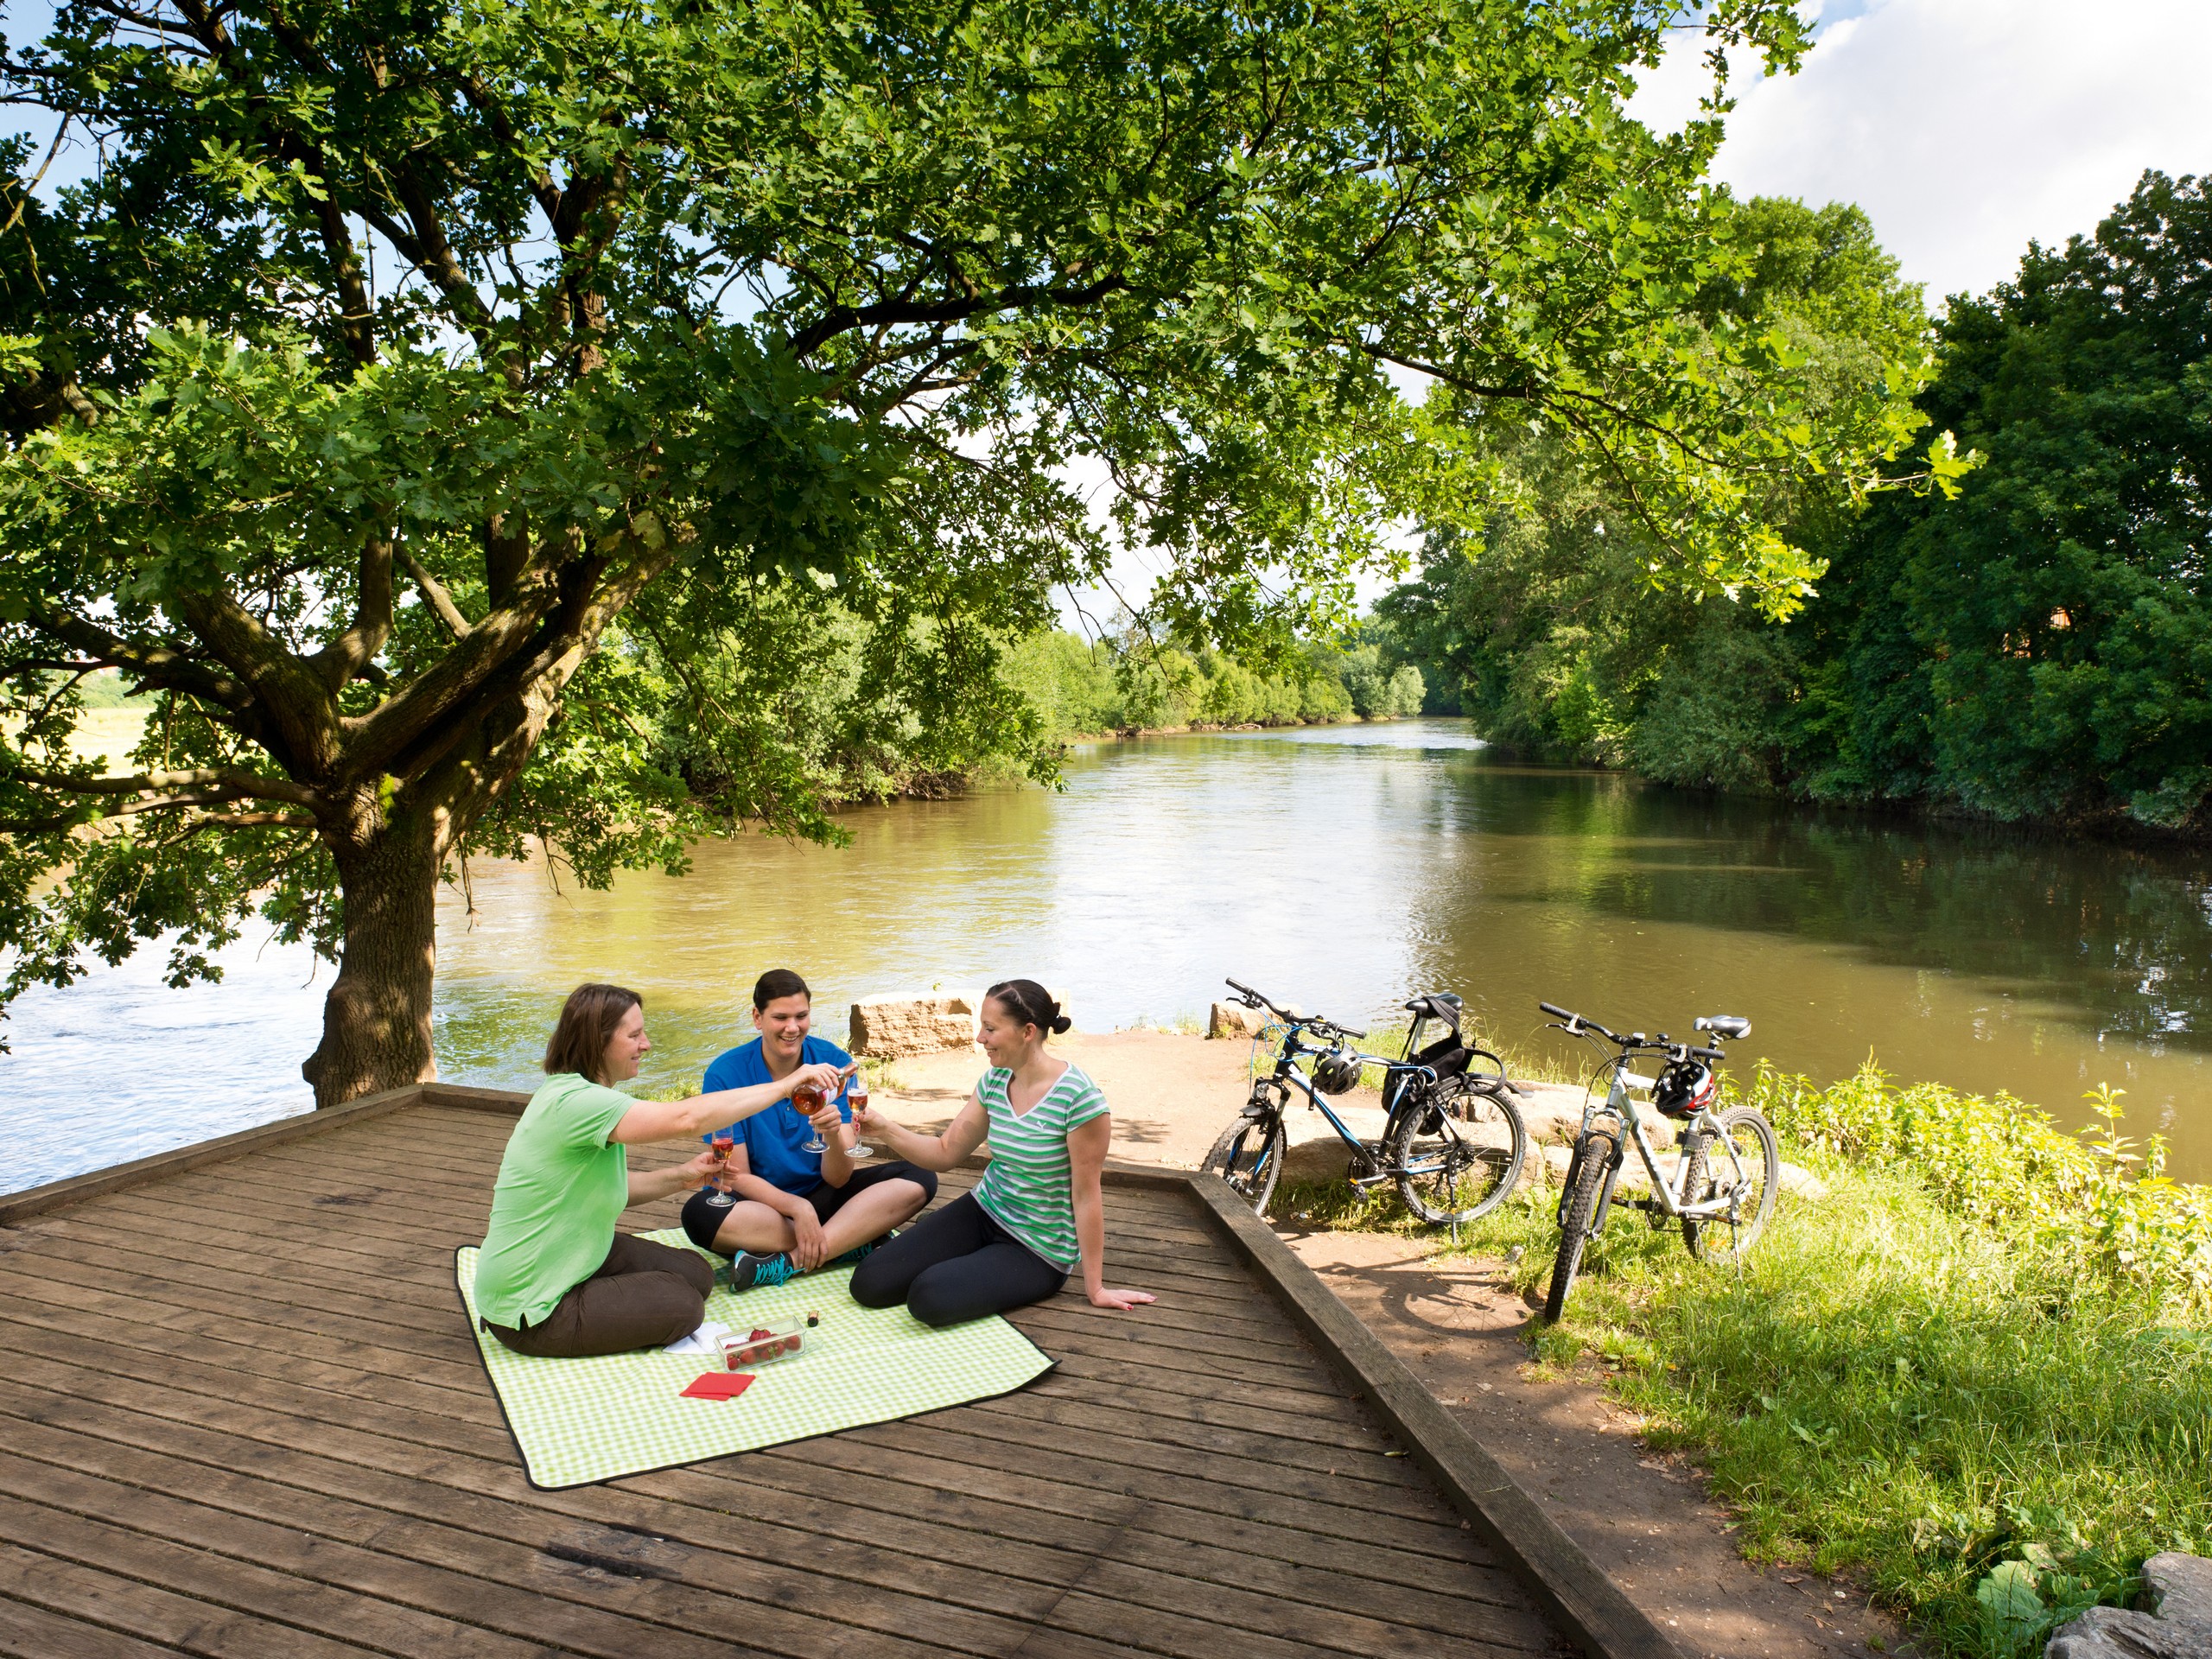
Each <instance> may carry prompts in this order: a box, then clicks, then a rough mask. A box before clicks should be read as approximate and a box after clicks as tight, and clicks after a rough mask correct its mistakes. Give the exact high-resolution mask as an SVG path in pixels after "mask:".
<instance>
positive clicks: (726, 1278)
mask: <svg viewBox="0 0 2212 1659" xmlns="http://www.w3.org/2000/svg"><path fill="white" fill-rule="evenodd" d="M797 1273H798V1268H797V1267H795V1266H793V1265H792V1262H791V1257H790V1256H789V1255H786V1254H785V1252H784V1251H782V1250H778V1251H777V1252H776V1253H775V1254H774V1255H753V1252H752V1251H750V1250H740V1251H739V1252H738V1253H737V1254H736V1255H734V1256H733V1257H731V1258H730V1264H729V1265H728V1267H726V1268H715V1280H716V1281H718V1282H719V1283H721V1284H725V1285H728V1287H730V1288H731V1289H732V1290H757V1289H758V1288H760V1287H761V1286H762V1285H780V1284H782V1283H784V1282H785V1281H786V1280H788V1279H790V1278H791V1277H792V1276H793V1275H795V1274H797Z"/></svg>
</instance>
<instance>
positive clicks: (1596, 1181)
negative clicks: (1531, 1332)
mask: <svg viewBox="0 0 2212 1659" xmlns="http://www.w3.org/2000/svg"><path fill="white" fill-rule="evenodd" d="M1612 1154H1613V1141H1612V1137H1611V1136H1610V1135H1585V1136H1584V1137H1583V1138H1582V1140H1581V1141H1579V1142H1577V1143H1576V1145H1575V1148H1574V1162H1573V1165H1572V1166H1570V1168H1569V1171H1568V1174H1567V1180H1568V1182H1569V1185H1568V1187H1567V1203H1566V1205H1565V1206H1564V1207H1563V1208H1562V1209H1561V1211H1560V1230H1559V1255H1558V1257H1557V1258H1556V1259H1555V1260H1554V1262H1552V1287H1551V1292H1550V1294H1548V1295H1547V1296H1546V1297H1545V1298H1544V1323H1545V1324H1547V1325H1554V1324H1557V1323H1558V1321H1559V1316H1560V1314H1562V1313H1565V1312H1567V1290H1568V1287H1570V1286H1572V1285H1573V1283H1574V1275H1575V1274H1576V1273H1577V1272H1578V1271H1579V1270H1580V1268H1581V1266H1582V1247H1583V1246H1584V1245H1586V1244H1587V1243H1589V1242H1590V1222H1591V1219H1592V1217H1593V1216H1594V1215H1595V1214H1596V1213H1597V1209H1598V1194H1599V1192H1600V1191H1601V1190H1602V1189H1603V1188H1604V1186H1605V1166H1606V1164H1607V1163H1609V1162H1610V1161H1611V1159H1612Z"/></svg>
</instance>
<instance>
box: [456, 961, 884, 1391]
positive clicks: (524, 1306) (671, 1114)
mask: <svg viewBox="0 0 2212 1659" xmlns="http://www.w3.org/2000/svg"><path fill="white" fill-rule="evenodd" d="M649 1052H652V1042H651V1041H650V1040H649V1039H647V1038H646V1036H645V1006H644V1002H643V1001H642V999H640V998H639V995H638V994H637V993H636V992H635V991H630V990H625V989H624V988H622V987H621V986H620V985H579V986H577V987H576V988H575V990H573V991H571V992H570V993H569V1000H568V1002H567V1003H566V1004H565V1005H564V1006H563V1007H562V1009H561V1020H560V1023H559V1024H558V1025H556V1027H554V1030H553V1040H552V1041H551V1042H550V1043H549V1044H548V1045H547V1046H546V1049H545V1070H546V1071H547V1072H548V1073H549V1074H550V1075H549V1076H548V1077H546V1079H545V1086H544V1087H543V1088H542V1089H540V1090H538V1091H537V1093H536V1094H535V1095H532V1096H531V1099H530V1104H529V1106H528V1107H526V1108H525V1109H524V1111H523V1115H522V1121H521V1122H519V1123H517V1124H516V1125H515V1132H514V1134H513V1135H512V1136H510V1137H509V1138H508V1141H507V1150H506V1155H505V1157H503V1158H501V1159H500V1160H499V1181H498V1183H497V1184H496V1185H494V1186H493V1189H492V1220H491V1224H490V1226H489V1227H488V1228H487V1229H486V1231H485V1235H484V1249H483V1251H482V1253H481V1254H480V1255H478V1256H477V1258H476V1286H475V1296H476V1313H477V1317H478V1318H479V1319H482V1320H483V1321H484V1326H485V1328H486V1330H488V1331H489V1332H492V1334H493V1336H495V1337H497V1338H499V1340H500V1341H501V1342H503V1343H505V1344H506V1345H507V1346H508V1347H510V1348H512V1349H513V1350H514V1351H516V1352H517V1353H518V1354H536V1355H541V1356H546V1357H560V1358H572V1357H576V1356H579V1355H583V1354H619V1353H624V1352H626V1351H629V1350H631V1349H632V1348H659V1347H664V1346H665V1345H666V1344H669V1343H671V1342H674V1341H675V1340H676V1339H677V1338H678V1337H683V1336H688V1335H690V1333H691V1332H694V1331H696V1330H697V1329H698V1328H699V1322H700V1320H701V1319H703V1318H705V1316H706V1308H707V1296H708V1294H709V1292H710V1291H712V1290H713V1289H714V1287H715V1278H714V1268H712V1266H711V1265H710V1264H709V1262H707V1260H706V1258H705V1257H703V1256H701V1255H696V1254H695V1253H694V1252H692V1251H690V1250H679V1249H671V1248H670V1247H669V1246H667V1245H665V1244H655V1243H652V1242H651V1241H650V1240H647V1239H642V1238H633V1237H632V1236H630V1235H629V1234H627V1233H620V1232H617V1231H616V1230H615V1229H614V1223H615V1219H616V1217H619V1216H620V1215H621V1213H622V1211H624V1210H626V1209H627V1208H628V1207H629V1206H630V1205H633V1204H644V1203H645V1202H646V1201H648V1200H649V1199H652V1198H667V1197H669V1196H671V1194H674V1193H677V1192H686V1191H688V1190H690V1188H692V1187H696V1186H698V1185H702V1183H704V1182H708V1181H711V1180H713V1179H715V1178H716V1177H717V1176H719V1175H721V1173H723V1171H722V1165H721V1154H719V1153H717V1152H714V1151H711V1150H709V1151H708V1152H704V1153H702V1154H700V1155H699V1156H698V1157H696V1158H694V1159H693V1160H691V1161H690V1163H687V1164H679V1165H677V1166H674V1167H673V1168H670V1169H657V1170H653V1171H651V1172H650V1173H645V1174H632V1173H631V1170H630V1163H629V1155H628V1154H627V1153H626V1152H625V1151H624V1148H625V1147H631V1146H637V1145H641V1144H643V1143H645V1142H647V1141H688V1140H690V1139H692V1138H693V1137H695V1136H697V1135H705V1134H709V1133H710V1132H712V1131H713V1130H715V1129H717V1128H721V1126H722V1125H723V1124H725V1123H728V1122H734V1121H735V1120H737V1119H740V1118H747V1117H750V1116H753V1114H754V1113H755V1112H759V1111H764V1110H766V1109H767V1108H769V1107H771V1106H773V1105H775V1104H776V1103H778V1102H779V1101H780V1100H782V1099H784V1098H785V1096H788V1095H789V1094H790V1093H791V1090H794V1089H796V1088H798V1086H799V1085H800V1084H807V1083H811V1084H814V1085H815V1086H816V1087H817V1088H818V1089H820V1090H823V1093H824V1096H825V1097H826V1098H829V1099H835V1098H836V1096H837V1094H838V1092H839V1091H840V1090H842V1088H843V1086H844V1081H845V1077H846V1076H847V1073H846V1072H845V1071H842V1070H840V1069H839V1068H838V1067H836V1066H834V1065H802V1066H799V1067H798V1068H797V1069H796V1070H794V1071H792V1072H791V1074H790V1075H789V1076H788V1077H779V1078H777V1079H775V1080H774V1081H772V1082H770V1083H765V1084H753V1085H752V1086H751V1087H748V1088H744V1089H724V1090H719V1091H717V1092H716V1093H715V1094H711V1095H694V1096H691V1098H690V1099H689V1100H679V1101H657V1100H632V1099H631V1098H630V1096H627V1095H624V1094H618V1093H617V1092H616V1091H615V1090H614V1089H613V1087H612V1085H613V1084H618V1083H623V1082H626V1081H627V1080H628V1079H630V1078H632V1077H636V1076H637V1075H638V1062H639V1060H641V1059H643V1058H645V1055H646V1054H648V1053H649ZM825 1115H826V1120H828V1121H830V1122H831V1123H832V1126H833V1127H834V1121H835V1120H836V1118H837V1116H838V1112H837V1109H836V1107H835V1106H829V1107H827V1108H825Z"/></svg>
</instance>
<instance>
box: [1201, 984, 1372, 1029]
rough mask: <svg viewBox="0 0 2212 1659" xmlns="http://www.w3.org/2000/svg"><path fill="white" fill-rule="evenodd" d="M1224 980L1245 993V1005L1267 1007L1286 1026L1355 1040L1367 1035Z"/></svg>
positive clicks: (1232, 988)
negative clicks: (1293, 1008)
mask: <svg viewBox="0 0 2212 1659" xmlns="http://www.w3.org/2000/svg"><path fill="white" fill-rule="evenodd" d="M1224 982H1225V983H1226V984H1227V985H1228V987H1229V988H1230V989H1231V990H1233V991H1241V992H1242V993H1243V995H1244V996H1245V997H1246V999H1247V1001H1246V1002H1245V1004H1244V1006H1245V1007H1262V1008H1265V1009H1266V1010H1267V1011H1268V1013H1269V1014H1273V1015H1274V1017H1275V1018H1276V1019H1278V1020H1281V1021H1282V1022H1283V1024H1285V1025H1286V1026H1291V1027H1300V1026H1303V1027H1306V1029H1308V1030H1311V1031H1321V1032H1332V1033H1335V1034H1336V1035H1337V1036H1339V1037H1349V1038H1351V1039H1353V1040H1354V1041H1357V1040H1358V1039H1360V1038H1363V1037H1364V1036H1366V1035H1367V1033H1365V1032H1363V1031H1358V1030H1355V1029H1354V1028H1353V1027H1351V1026H1340V1025H1338V1023H1337V1022H1336V1021H1335V1020H1325V1019H1323V1018H1322V1017H1321V1016H1320V1015H1319V1014H1293V1013H1292V1012H1291V1011H1290V1010H1289V1009H1288V1008H1286V1007H1283V1006H1282V1005H1281V1003H1278V1002H1274V1001H1269V1000H1268V998H1267V997H1266V996H1265V995H1262V993H1260V992H1258V991H1255V990H1254V989H1253V988H1251V987H1250V986H1249V985H1247V984H1245V983H1244V982H1243V981H1241V980H1235V979H1228V980H1225V981H1224Z"/></svg>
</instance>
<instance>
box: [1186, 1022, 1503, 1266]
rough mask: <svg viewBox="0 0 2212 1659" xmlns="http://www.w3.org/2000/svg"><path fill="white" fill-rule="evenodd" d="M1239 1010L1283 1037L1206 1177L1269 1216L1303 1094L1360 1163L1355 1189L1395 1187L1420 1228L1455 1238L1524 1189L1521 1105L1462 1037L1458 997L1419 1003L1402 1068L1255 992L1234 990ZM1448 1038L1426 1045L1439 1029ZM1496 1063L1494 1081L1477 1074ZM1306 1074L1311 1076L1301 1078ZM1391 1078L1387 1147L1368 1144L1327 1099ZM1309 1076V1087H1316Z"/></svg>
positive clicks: (1347, 1032) (1344, 1031) (1354, 1168)
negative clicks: (1364, 1075)
mask: <svg viewBox="0 0 2212 1659" xmlns="http://www.w3.org/2000/svg"><path fill="white" fill-rule="evenodd" d="M1229 986H1230V989H1231V990H1233V991H1235V992H1236V998H1235V1000H1236V1001H1238V1002H1240V1003H1242V1004H1243V1006H1244V1007H1248V1008H1259V1009H1265V1010H1266V1011H1267V1013H1268V1016H1269V1018H1270V1020H1272V1021H1273V1024H1272V1025H1271V1027H1269V1029H1270V1030H1273V1031H1279V1032H1280V1033H1281V1046H1280V1048H1279V1049H1278V1050H1277V1052H1276V1054H1275V1064H1274V1071H1271V1072H1268V1073H1264V1074H1262V1076H1260V1077H1255V1078H1254V1079H1253V1080H1252V1093H1251V1097H1250V1098H1249V1099H1248V1100H1247V1101H1246V1102H1245V1103H1244V1109H1243V1111H1242V1112H1240V1113H1239V1114H1238V1115H1237V1117H1236V1122H1233V1123H1231V1124H1230V1126H1229V1127H1228V1128H1226V1129H1224V1130H1223V1131H1222V1134H1221V1138H1220V1139H1219V1140H1218V1141H1215V1142H1214V1144H1213V1150H1212V1151H1211V1152H1210V1153H1208V1154H1206V1160H1205V1166H1204V1167H1205V1170H1206V1171H1207V1172H1208V1173H1211V1174H1215V1175H1218V1176H1220V1177H1221V1179H1223V1180H1224V1181H1226V1182H1228V1183H1229V1185H1230V1188H1231V1190H1233V1191H1234V1192H1236V1194H1237V1195H1238V1196H1239V1197H1241V1198H1243V1199H1244V1200H1245V1201H1246V1202H1247V1203H1249V1205H1251V1206H1252V1208H1253V1209H1254V1210H1255V1211H1257V1212H1258V1213H1259V1214H1261V1215H1263V1216H1264V1215H1266V1214H1267V1213H1268V1205H1269V1204H1270V1203H1272V1202H1273V1201H1274V1195H1275V1184H1276V1183H1277V1182H1278V1181H1280V1180H1281V1179H1282V1166H1283V1160H1284V1157H1285V1155H1286V1154H1287V1151H1288V1149H1289V1144H1290V1137H1289V1135H1288V1134H1287V1131H1286V1130H1285V1129H1284V1127H1283V1114H1284V1112H1285V1111H1287V1109H1289V1106H1290V1101H1291V1095H1292V1092H1293V1091H1294V1090H1295V1091H1296V1092H1297V1093H1299V1094H1302V1095H1304V1096H1306V1101H1307V1103H1308V1104H1310V1105H1312V1106H1313V1108H1314V1109H1316V1110H1318V1111H1319V1113H1320V1114H1321V1116H1323V1117H1325V1118H1326V1119H1327V1120H1328V1121H1329V1127H1330V1128H1332V1129H1334V1130H1335V1131H1336V1132H1337V1135H1338V1138H1339V1139H1340V1140H1342V1141H1344V1146H1345V1147H1346V1148H1347V1149H1348V1150H1349V1151H1350V1153H1351V1162H1350V1166H1349V1167H1348V1169H1347V1170H1346V1172H1345V1173H1346V1177H1347V1179H1350V1180H1351V1184H1352V1185H1354V1186H1357V1187H1360V1188H1367V1187H1372V1186H1379V1185H1383V1183H1384V1182H1395V1184H1396V1185H1397V1189H1398V1196H1399V1197H1400V1198H1402V1199H1403V1200H1404V1201H1405V1205H1406V1208H1407V1209H1408V1210H1410V1211H1413V1212H1414V1215H1416V1216H1418V1217H1421V1219H1422V1220H1423V1221H1425V1222H1429V1223H1431V1224H1435V1225H1439V1226H1451V1227H1454V1228H1457V1227H1459V1226H1460V1225H1462V1224H1465V1223H1466V1222H1471V1221H1473V1220H1475V1219H1476V1218H1477V1217H1481V1216H1485V1215H1488V1214H1489V1213H1490V1212H1491V1211H1492V1210H1495V1209H1496V1208H1497V1206H1498V1205H1501V1204H1503V1202H1504V1201H1505V1198H1506V1195H1507V1194H1509V1193H1510V1192H1512V1191H1513V1188H1514V1186H1515V1185H1516V1183H1517V1182H1518V1181H1519V1180H1520V1179H1521V1170H1522V1165H1523V1164H1524V1163H1525V1162H1526V1161H1527V1159H1528V1155H1529V1131H1528V1129H1527V1128H1526V1127H1525V1126H1524V1125H1523V1124H1522V1122H1521V1112H1520V1109H1519V1107H1518V1106H1516V1104H1515V1103H1514V1098H1513V1088H1512V1085H1511V1084H1510V1083H1508V1082H1507V1081H1506V1077H1505V1065H1504V1062H1503V1061H1502V1060H1500V1059H1499V1058H1498V1057H1497V1055H1495V1054H1493V1053H1491V1052H1490V1051H1489V1050H1487V1049H1484V1048H1478V1047H1477V1046H1474V1045H1472V1044H1471V1043H1468V1042H1466V1041H1465V1039H1463V1038H1462V1037H1461V1036H1460V1033H1459V1013H1460V1004H1459V998H1458V997H1456V996H1453V995H1451V994H1450V993H1449V992H1435V993H1432V994H1430V995H1426V996H1418V997H1415V998H1414V1000H1413V1001H1410V1002H1408V1003H1407V1004H1406V1011H1407V1012H1408V1013H1409V1014H1412V1015H1413V1016H1414V1020H1413V1024H1412V1025H1411V1027H1408V1030H1407V1033H1406V1052H1405V1053H1404V1054H1403V1055H1402V1057H1400V1058H1396V1059H1386V1058H1382V1057H1380V1056H1377V1055H1372V1054H1362V1053H1359V1052H1357V1051H1356V1050H1354V1049H1353V1048H1352V1047H1351V1044H1352V1043H1354V1042H1357V1040H1359V1039H1361V1038H1363V1037H1364V1036H1366V1034H1367V1033H1365V1032H1363V1031H1356V1030H1354V1029H1353V1028H1352V1027H1350V1026H1342V1025H1338V1023H1337V1022H1336V1021H1334V1020H1326V1019H1324V1018H1322V1017H1321V1016H1320V1015H1319V1014H1300V1012H1299V1011H1298V1010H1297V1009H1296V1008H1294V1007H1287V1006H1284V1005H1282V1004H1280V1003H1276V1002H1272V1001H1268V998H1266V997H1264V996H1262V995H1260V993H1259V992H1257V991H1255V990H1254V989H1253V988H1251V987H1250V986H1249V985H1243V984H1240V983H1238V982H1236V980H1233V979H1232V980H1230V982H1229ZM1438 1024H1440V1025H1441V1026H1442V1027H1444V1028H1445V1029H1444V1033H1443V1034H1442V1035H1441V1036H1440V1037H1438V1038H1436V1039H1433V1041H1429V1042H1427V1043H1424V1042H1423V1040H1422V1039H1423V1037H1424V1034H1425V1033H1426V1031H1427V1027H1430V1026H1431V1025H1438ZM1484 1061H1487V1062H1489V1064H1490V1065H1491V1066H1492V1067H1494V1068H1495V1071H1494V1073H1492V1072H1484V1071H1480V1070H1478V1066H1479V1065H1481V1063H1482V1062H1484ZM1301 1063H1303V1064H1304V1066H1305V1070H1303V1071H1301V1070H1300V1065H1301ZM1370 1065H1371V1066H1378V1067H1380V1068H1382V1071H1383V1110H1384V1118H1383V1136H1382V1139H1381V1140H1379V1141H1374V1142H1371V1143H1370V1142H1369V1141H1363V1140H1361V1139H1360V1138H1359V1137H1358V1136H1357V1135H1354V1134H1353V1133H1352V1132H1351V1129H1350V1128H1347V1127H1346V1125H1345V1123H1344V1119H1343V1118H1341V1117H1339V1116H1338V1115H1337V1113H1336V1112H1335V1111H1334V1110H1332V1109H1331V1107H1330V1105H1329V1103H1328V1101H1327V1100H1326V1099H1325V1096H1330V1095H1342V1094H1346V1093H1349V1092H1350V1091H1351V1090H1352V1089H1354V1088H1356V1087H1357V1086H1358V1083H1359V1078H1360V1073H1361V1072H1362V1071H1363V1070H1364V1069H1365V1068H1367V1067H1368V1066H1370ZM1308 1072H1310V1073H1311V1076H1310V1077H1309V1076H1308V1075H1307V1073H1308Z"/></svg>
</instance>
